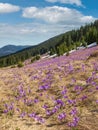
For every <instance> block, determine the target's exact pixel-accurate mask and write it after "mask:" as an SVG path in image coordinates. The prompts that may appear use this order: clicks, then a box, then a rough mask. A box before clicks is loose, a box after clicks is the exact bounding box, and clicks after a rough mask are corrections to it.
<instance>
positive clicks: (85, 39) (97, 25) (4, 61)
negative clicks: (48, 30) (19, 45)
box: [0, 20, 98, 67]
mask: <svg viewBox="0 0 98 130" xmlns="http://www.w3.org/2000/svg"><path fill="white" fill-rule="evenodd" d="M93 42H97V44H98V20H96V21H95V22H94V23H90V24H87V25H85V26H81V27H80V28H79V29H77V30H72V31H69V32H66V33H64V34H61V35H58V36H56V37H53V38H51V39H49V40H47V41H45V42H43V43H40V44H38V45H36V46H32V47H28V48H26V49H23V50H21V51H18V52H16V53H14V54H10V55H7V56H3V57H0V67H6V66H10V65H15V64H17V63H19V62H23V61H25V60H26V59H29V58H31V57H33V56H36V55H42V54H45V53H46V52H50V55H53V54H55V53H57V55H58V56H60V55H63V54H64V53H65V52H66V53H68V52H69V51H70V50H73V49H77V47H79V46H85V47H86V46H87V45H89V44H91V43H93Z"/></svg>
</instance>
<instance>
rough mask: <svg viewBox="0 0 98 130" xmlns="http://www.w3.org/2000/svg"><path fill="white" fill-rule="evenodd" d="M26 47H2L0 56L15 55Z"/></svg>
mask: <svg viewBox="0 0 98 130" xmlns="http://www.w3.org/2000/svg"><path fill="white" fill-rule="evenodd" d="M27 47H28V46H15V45H7V46H4V47H2V48H0V56H6V55H8V54H11V53H15V52H17V51H20V50H22V49H24V48H27Z"/></svg>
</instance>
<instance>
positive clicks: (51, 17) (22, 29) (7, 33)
mask: <svg viewBox="0 0 98 130" xmlns="http://www.w3.org/2000/svg"><path fill="white" fill-rule="evenodd" d="M97 6H98V0H94V1H92V0H0V47H2V46H4V45H7V44H14V45H35V44H38V43H40V42H42V41H44V40H47V39H49V38H51V37H53V36H56V35H58V34H61V33H64V32H66V31H69V30H72V29H76V28H79V27H80V26H81V25H85V24H86V23H89V22H93V21H95V20H96V19H97V18H98V7H97Z"/></svg>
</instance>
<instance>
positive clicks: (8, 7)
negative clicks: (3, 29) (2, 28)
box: [0, 3, 20, 14]
mask: <svg viewBox="0 0 98 130" xmlns="http://www.w3.org/2000/svg"><path fill="white" fill-rule="evenodd" d="M19 10H20V7H19V6H16V5H12V4H9V3H0V14H2V13H12V12H17V11H19Z"/></svg>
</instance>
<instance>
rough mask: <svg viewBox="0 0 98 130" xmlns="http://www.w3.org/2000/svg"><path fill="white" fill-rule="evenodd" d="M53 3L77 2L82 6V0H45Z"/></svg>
mask: <svg viewBox="0 0 98 130" xmlns="http://www.w3.org/2000/svg"><path fill="white" fill-rule="evenodd" d="M45 1H48V2H51V3H55V2H60V3H64V4H75V5H77V6H82V2H81V0H45Z"/></svg>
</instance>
